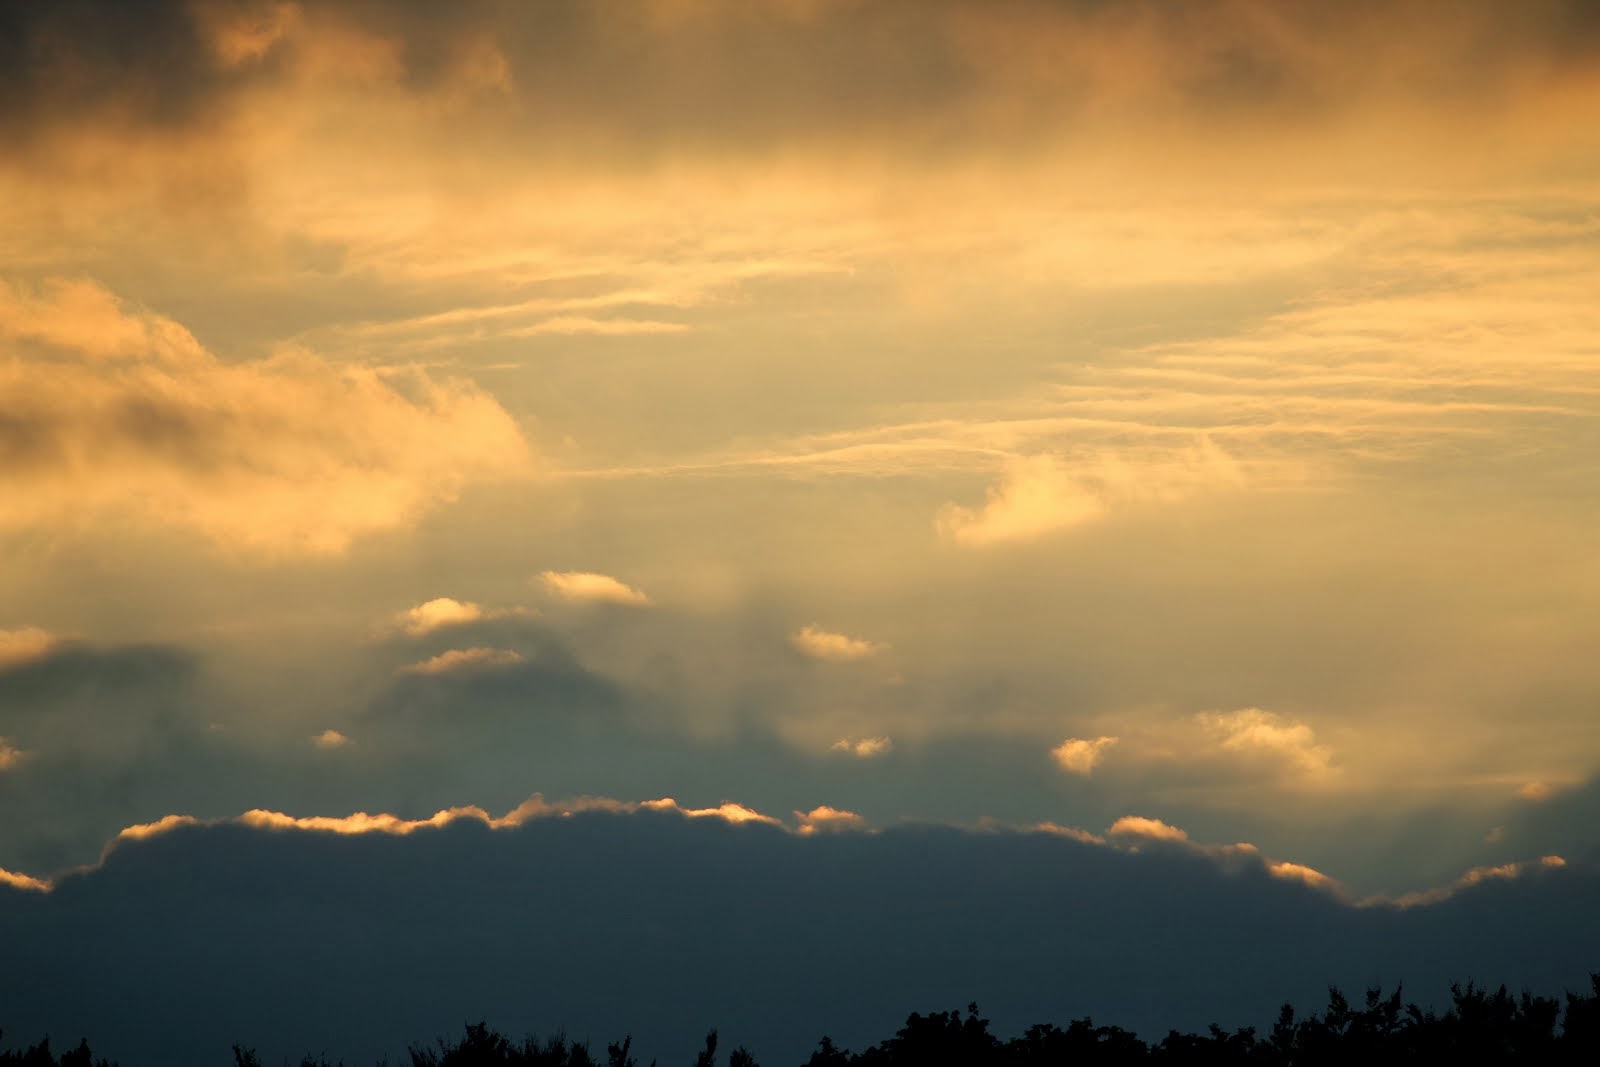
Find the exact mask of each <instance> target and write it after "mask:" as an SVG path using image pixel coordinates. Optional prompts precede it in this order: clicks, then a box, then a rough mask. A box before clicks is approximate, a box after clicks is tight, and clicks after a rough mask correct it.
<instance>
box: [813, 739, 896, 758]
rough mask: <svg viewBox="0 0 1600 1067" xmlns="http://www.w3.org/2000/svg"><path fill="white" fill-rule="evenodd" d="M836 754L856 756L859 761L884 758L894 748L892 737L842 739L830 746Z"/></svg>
mask: <svg viewBox="0 0 1600 1067" xmlns="http://www.w3.org/2000/svg"><path fill="white" fill-rule="evenodd" d="M828 748H829V749H831V750H832V751H834V752H844V753H846V754H848V755H851V756H855V757H856V758H857V759H872V758H874V757H876V756H882V755H884V754H885V753H887V752H888V751H889V750H890V749H892V748H894V738H892V737H858V738H849V737H841V738H840V739H839V740H837V741H835V742H834V743H833V744H831V745H829V746H828Z"/></svg>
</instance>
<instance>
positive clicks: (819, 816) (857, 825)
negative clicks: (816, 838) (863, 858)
mask: <svg viewBox="0 0 1600 1067" xmlns="http://www.w3.org/2000/svg"><path fill="white" fill-rule="evenodd" d="M794 818H795V822H796V824H797V825H798V827H799V831H798V832H799V833H801V834H803V835H806V836H810V835H812V834H817V833H832V832H836V831H840V830H862V829H865V828H866V825H867V820H866V819H863V818H862V817H861V816H860V815H857V814H856V813H855V812H853V811H845V810H843V809H842V808H830V807H829V806H828V805H826V804H821V805H818V806H817V807H815V808H812V809H811V810H810V811H797V812H795V813H794Z"/></svg>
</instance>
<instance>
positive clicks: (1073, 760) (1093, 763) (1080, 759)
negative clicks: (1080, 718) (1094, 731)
mask: <svg viewBox="0 0 1600 1067" xmlns="http://www.w3.org/2000/svg"><path fill="white" fill-rule="evenodd" d="M1117 740H1118V739H1117V738H1115V737H1096V738H1094V739H1092V740H1087V739H1084V738H1081V737H1069V738H1067V739H1066V740H1065V741H1063V742H1061V744H1059V745H1057V746H1056V747H1055V748H1052V749H1051V750H1050V755H1051V758H1053V759H1054V760H1055V761H1056V763H1057V764H1059V765H1060V767H1061V769H1062V770H1064V771H1067V772H1069V773H1071V774H1084V775H1087V774H1092V773H1094V769H1095V768H1096V767H1098V766H1099V765H1100V762H1101V761H1102V760H1104V759H1105V758H1106V749H1108V748H1110V747H1111V746H1112V745H1114V744H1116V743H1117Z"/></svg>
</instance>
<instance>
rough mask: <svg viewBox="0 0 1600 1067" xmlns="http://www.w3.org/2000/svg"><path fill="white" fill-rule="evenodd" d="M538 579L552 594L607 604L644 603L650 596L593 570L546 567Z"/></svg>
mask: <svg viewBox="0 0 1600 1067" xmlns="http://www.w3.org/2000/svg"><path fill="white" fill-rule="evenodd" d="M539 580H540V581H542V582H543V583H544V587H545V588H546V589H547V590H549V591H550V593H551V594H552V595H553V596H557V597H560V598H561V599H562V600H576V601H589V602H593V603H604V604H634V605H639V606H643V605H646V604H649V603H650V598H649V597H647V596H645V595H644V593H643V592H641V591H640V590H638V589H635V588H634V587H633V586H631V585H627V584H625V583H623V582H620V581H618V580H617V579H615V578H613V577H611V576H610V575H609V574H595V573H593V572H591V571H545V572H544V573H542V574H540V575H539Z"/></svg>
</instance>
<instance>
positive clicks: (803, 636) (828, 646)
mask: <svg viewBox="0 0 1600 1067" xmlns="http://www.w3.org/2000/svg"><path fill="white" fill-rule="evenodd" d="M789 641H790V643H791V644H793V645H794V647H795V648H797V649H799V650H800V651H801V652H802V653H804V654H805V655H807V656H809V657H810V658H812V659H817V660H825V661H828V662H831V663H855V662H858V661H860V660H864V659H871V658H872V657H873V656H876V655H877V654H878V653H880V652H882V651H883V649H884V646H883V645H881V644H879V643H878V642H876V641H868V640H866V639H865V638H862V637H851V636H850V635H848V634H842V633H836V632H835V631H832V630H824V629H823V628H822V627H820V626H802V627H801V628H800V629H798V630H796V631H795V632H794V633H793V634H791V635H790V636H789Z"/></svg>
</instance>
